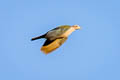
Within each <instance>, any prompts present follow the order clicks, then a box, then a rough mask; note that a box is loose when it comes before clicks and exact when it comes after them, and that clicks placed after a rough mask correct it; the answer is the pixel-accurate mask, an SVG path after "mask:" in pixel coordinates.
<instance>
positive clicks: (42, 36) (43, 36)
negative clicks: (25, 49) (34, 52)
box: [31, 35, 45, 41]
mask: <svg viewBox="0 0 120 80" xmlns="http://www.w3.org/2000/svg"><path fill="white" fill-rule="evenodd" d="M41 38H45V35H41V36H38V37H34V38H32V39H31V41H34V40H37V39H41Z"/></svg>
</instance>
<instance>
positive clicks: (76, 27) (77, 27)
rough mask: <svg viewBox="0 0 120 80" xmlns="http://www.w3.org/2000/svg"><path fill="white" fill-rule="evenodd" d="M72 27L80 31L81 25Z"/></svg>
mask: <svg viewBox="0 0 120 80" xmlns="http://www.w3.org/2000/svg"><path fill="white" fill-rule="evenodd" d="M72 27H73V28H74V29H75V30H78V29H80V26H79V25H73V26H72Z"/></svg>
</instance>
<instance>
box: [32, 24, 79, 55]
mask: <svg viewBox="0 0 120 80" xmlns="http://www.w3.org/2000/svg"><path fill="white" fill-rule="evenodd" d="M78 29H80V26H78V25H73V26H69V25H62V26H59V27H57V28H54V29H52V30H50V31H48V32H47V33H45V34H44V35H41V36H38V37H34V38H32V41H33V40H37V39H41V38H45V39H46V41H45V43H44V44H43V46H42V48H41V51H43V52H44V53H45V54H48V53H50V52H52V51H54V50H55V49H57V48H59V47H60V46H61V45H62V44H63V43H64V42H65V41H66V40H67V37H68V36H69V35H70V34H71V33H72V32H73V31H75V30H78Z"/></svg>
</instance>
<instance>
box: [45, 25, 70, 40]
mask: <svg viewBox="0 0 120 80" xmlns="http://www.w3.org/2000/svg"><path fill="white" fill-rule="evenodd" d="M68 29H70V26H69V25H63V26H59V27H57V28H54V29H52V30H50V31H48V32H47V33H46V38H47V39H49V40H54V39H56V38H58V37H59V36H60V35H62V34H63V33H65V32H66V31H67V30H68Z"/></svg>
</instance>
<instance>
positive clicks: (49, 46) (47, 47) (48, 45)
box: [41, 38, 67, 54]
mask: <svg viewBox="0 0 120 80" xmlns="http://www.w3.org/2000/svg"><path fill="white" fill-rule="evenodd" d="M66 40H67V38H59V39H56V40H51V41H50V40H46V41H45V43H44V44H43V46H42V48H41V51H43V52H44V53H45V54H48V53H50V52H52V51H54V50H55V49H57V48H59V47H60V46H61V45H62V44H63V43H64V42H65V41H66Z"/></svg>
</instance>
